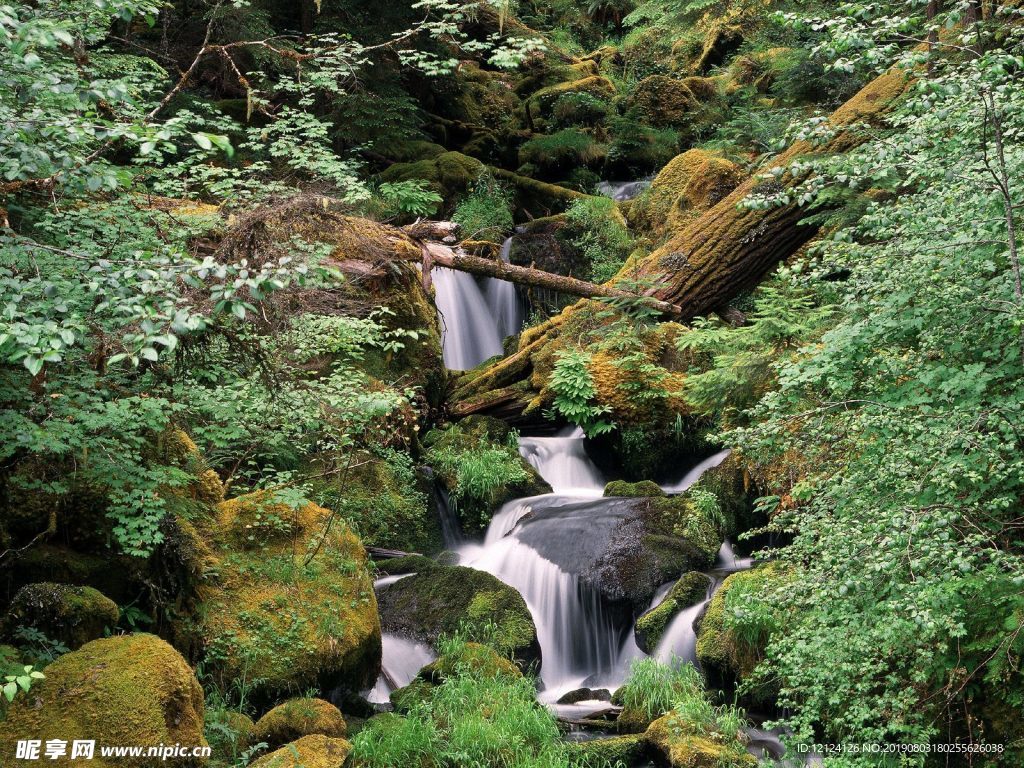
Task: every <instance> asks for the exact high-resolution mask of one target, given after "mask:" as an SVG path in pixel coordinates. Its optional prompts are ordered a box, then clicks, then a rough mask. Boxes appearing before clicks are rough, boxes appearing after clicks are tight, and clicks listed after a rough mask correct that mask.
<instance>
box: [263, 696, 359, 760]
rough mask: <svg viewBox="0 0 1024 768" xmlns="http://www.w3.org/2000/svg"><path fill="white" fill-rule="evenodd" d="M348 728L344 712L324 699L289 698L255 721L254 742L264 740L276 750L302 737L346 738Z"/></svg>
mask: <svg viewBox="0 0 1024 768" xmlns="http://www.w3.org/2000/svg"><path fill="white" fill-rule="evenodd" d="M347 733H348V727H347V725H346V724H345V718H344V717H342V715H341V712H340V711H338V708H337V707H335V706H334V705H333V704H331V703H330V702H327V701H324V700H323V699H308V698H306V699H289V700H288V701H286V702H284V703H283V704H279V705H278V706H276V707H274V708H273V709H272V710H270V711H269V712H267V714H265V715H264V716H263V717H261V718H260V719H259V720H258V721H256V725H255V727H254V728H253V733H252V743H254V744H255V743H258V742H261V741H264V742H266V743H267V746H268V747H269V748H270V749H276V748H277V747H279V746H281V745H282V744H286V743H288V742H289V741H295V740H297V739H300V738H302V737H303V736H312V735H314V734H321V735H323V736H331V737H335V738H339V739H341V738H345V736H346V735H347Z"/></svg>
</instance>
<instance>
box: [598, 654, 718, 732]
mask: <svg viewBox="0 0 1024 768" xmlns="http://www.w3.org/2000/svg"><path fill="white" fill-rule="evenodd" d="M618 697H619V698H621V700H622V705H623V706H624V707H627V708H629V709H634V710H638V711H640V712H642V713H643V714H644V715H645V716H646V717H647V719H654V718H656V717H660V716H661V715H663V714H665V713H666V712H669V711H670V710H672V709H674V708H675V707H676V706H678V705H680V704H681V703H683V702H690V701H698V700H703V699H704V681H703V679H702V678H701V676H700V673H699V672H698V671H697V669H696V668H695V667H693V666H692V665H690V664H687V663H686V662H684V661H682V660H681V659H675V658H674V659H672V661H670V662H669V663H668V664H663V663H662V662H660V661H658V660H657V659H637V660H636V661H634V662H633V663H632V664H631V665H630V668H629V679H627V680H626V682H625V684H624V685H623V686H622V688H621V689H620V691H619V692H618Z"/></svg>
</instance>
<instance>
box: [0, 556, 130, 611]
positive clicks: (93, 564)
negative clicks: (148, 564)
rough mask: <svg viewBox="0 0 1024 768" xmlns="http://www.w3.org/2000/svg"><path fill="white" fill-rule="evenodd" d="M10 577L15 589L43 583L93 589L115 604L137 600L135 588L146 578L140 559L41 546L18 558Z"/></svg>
mask: <svg viewBox="0 0 1024 768" xmlns="http://www.w3.org/2000/svg"><path fill="white" fill-rule="evenodd" d="M9 576H10V578H11V579H12V582H13V584H12V587H13V588H14V589H17V588H20V587H22V586H25V585H26V584H32V583H35V582H41V581H49V582H56V583H59V584H75V585H78V586H89V587H93V588H95V589H98V590H99V591H100V592H102V593H103V594H105V595H107V596H108V597H110V598H112V599H114V600H115V601H118V602H120V603H127V602H129V601H130V600H131V599H132V598H133V597H134V596H135V594H136V592H135V590H134V587H135V586H136V585H137V584H139V583H141V581H142V579H143V577H144V574H143V573H142V569H141V567H140V562H139V559H138V558H133V557H127V556H125V555H115V554H112V553H108V554H99V553H96V552H79V551H76V550H73V549H71V548H69V547H65V546H60V545H56V544H38V545H36V546H34V547H31V548H30V549H28V550H26V551H25V552H24V554H22V555H21V557H19V558H18V567H17V568H15V569H13V570H12V571H11V573H10V574H9Z"/></svg>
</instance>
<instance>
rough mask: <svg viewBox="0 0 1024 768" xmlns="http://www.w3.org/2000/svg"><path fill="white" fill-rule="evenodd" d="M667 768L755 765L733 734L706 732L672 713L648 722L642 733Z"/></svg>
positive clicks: (754, 759)
mask: <svg viewBox="0 0 1024 768" xmlns="http://www.w3.org/2000/svg"><path fill="white" fill-rule="evenodd" d="M644 737H645V740H646V742H647V743H648V744H649V745H650V746H651V747H652V748H653V749H655V750H656V752H657V753H658V755H659V757H660V758H661V759H662V761H663V762H664V764H666V765H668V766H670V768H743V767H745V766H755V765H757V759H756V758H755V757H754V756H753V755H751V754H749V753H747V752H746V750H745V749H744V748H743V745H742V744H740V743H739V741H738V740H737V738H736V734H735V733H731V734H720V733H716V732H710V733H706V732H703V731H702V730H701V729H699V728H695V727H694V724H693V723H690V722H688V721H687V720H685V719H684V718H683V717H681V716H680V715H679V714H678V713H676V712H670V713H669V714H667V715H665V716H664V717H660V718H658V719H657V720H655V721H654V722H653V723H651V725H650V727H648V729H647V731H646V733H645V734H644Z"/></svg>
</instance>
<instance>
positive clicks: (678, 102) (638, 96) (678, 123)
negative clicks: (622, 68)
mask: <svg viewBox="0 0 1024 768" xmlns="http://www.w3.org/2000/svg"><path fill="white" fill-rule="evenodd" d="M626 103H627V106H628V109H629V110H630V111H631V112H633V113H634V114H636V115H637V116H638V117H639V118H640V119H641V120H643V121H644V122H646V123H648V124H649V125H653V126H656V127H658V128H682V127H684V126H686V125H687V124H688V123H689V122H691V121H692V120H693V116H694V112H695V110H696V109H697V107H698V105H699V103H700V102H699V100H698V99H697V97H696V96H695V95H694V93H693V91H691V90H690V88H689V86H688V85H687V84H686V83H685V82H684V81H682V80H676V79H674V78H671V77H666V76H665V75H651V76H650V77H646V78H644V79H643V80H641V81H640V82H639V83H637V84H636V86H635V87H634V88H633V91H632V92H631V93H630V95H629V99H628V100H627V102H626Z"/></svg>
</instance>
